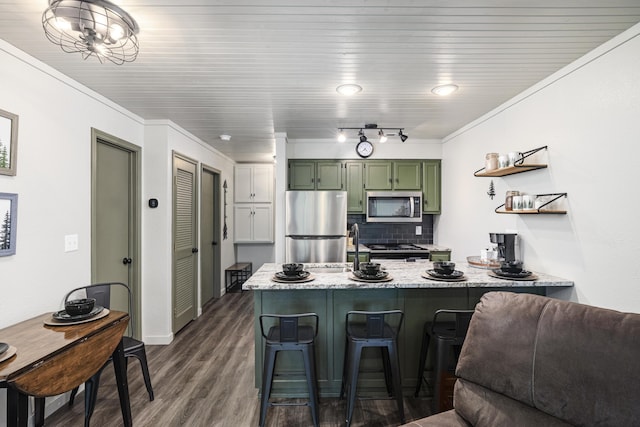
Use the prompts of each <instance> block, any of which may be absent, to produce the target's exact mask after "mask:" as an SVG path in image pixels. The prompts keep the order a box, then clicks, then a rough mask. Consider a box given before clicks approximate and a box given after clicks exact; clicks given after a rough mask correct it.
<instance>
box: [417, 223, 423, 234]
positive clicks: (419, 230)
mask: <svg viewBox="0 0 640 427" xmlns="http://www.w3.org/2000/svg"><path fill="white" fill-rule="evenodd" d="M416 236H422V226H421V225H416Z"/></svg>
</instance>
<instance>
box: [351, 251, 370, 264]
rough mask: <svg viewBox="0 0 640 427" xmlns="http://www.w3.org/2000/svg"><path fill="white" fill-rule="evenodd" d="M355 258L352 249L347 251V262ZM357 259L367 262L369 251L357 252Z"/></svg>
mask: <svg viewBox="0 0 640 427" xmlns="http://www.w3.org/2000/svg"><path fill="white" fill-rule="evenodd" d="M354 259H356V253H355V252H353V251H348V252H347V262H353V260H354ZM358 259H359V260H360V262H369V261H370V260H371V258H370V256H369V252H360V253H358Z"/></svg>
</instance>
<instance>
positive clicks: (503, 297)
mask: <svg viewBox="0 0 640 427" xmlns="http://www.w3.org/2000/svg"><path fill="white" fill-rule="evenodd" d="M547 302H548V300H547V299H546V298H540V297H538V296H536V295H529V294H513V293H509V292H488V293H486V294H484V295H483V296H482V298H481V299H480V302H479V303H478V304H477V305H476V308H475V312H474V313H473V317H472V318H471V323H470V324H469V330H468V332H467V337H466V338H465V342H464V345H463V347H462V351H461V354H460V357H459V359H458V365H457V369H456V375H457V376H458V377H462V378H465V379H467V380H469V381H471V382H474V383H476V384H480V385H483V386H485V387H488V388H490V389H491V390H493V391H496V392H498V393H501V394H504V395H507V396H510V397H512V398H514V399H517V400H520V401H521V402H523V403H526V404H528V405H533V383H532V380H533V376H532V372H533V354H534V347H535V337H536V333H537V330H538V319H539V317H540V313H541V312H542V309H543V307H544V306H545V305H546V304H547Z"/></svg>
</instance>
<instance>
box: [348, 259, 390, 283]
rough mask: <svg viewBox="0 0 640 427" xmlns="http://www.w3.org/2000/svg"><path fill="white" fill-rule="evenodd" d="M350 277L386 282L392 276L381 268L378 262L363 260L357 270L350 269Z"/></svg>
mask: <svg viewBox="0 0 640 427" xmlns="http://www.w3.org/2000/svg"><path fill="white" fill-rule="evenodd" d="M350 279H352V280H356V281H360V282H388V281H390V280H392V279H393V278H392V277H391V276H390V275H389V272H387V271H384V270H383V269H382V266H381V265H380V263H377V262H363V263H360V266H359V269H358V270H354V271H352V274H351V276H350Z"/></svg>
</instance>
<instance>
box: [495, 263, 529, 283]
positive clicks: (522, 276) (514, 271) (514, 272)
mask: <svg viewBox="0 0 640 427" xmlns="http://www.w3.org/2000/svg"><path fill="white" fill-rule="evenodd" d="M487 274H489V276H492V277H497V278H499V279H508V280H535V279H537V278H538V276H536V275H535V274H533V273H532V272H531V271H528V270H525V269H524V268H523V263H522V261H519V260H512V261H504V262H502V263H501V264H500V268H494V269H492V270H490V271H489V272H488V273H487Z"/></svg>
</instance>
